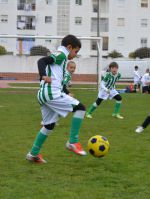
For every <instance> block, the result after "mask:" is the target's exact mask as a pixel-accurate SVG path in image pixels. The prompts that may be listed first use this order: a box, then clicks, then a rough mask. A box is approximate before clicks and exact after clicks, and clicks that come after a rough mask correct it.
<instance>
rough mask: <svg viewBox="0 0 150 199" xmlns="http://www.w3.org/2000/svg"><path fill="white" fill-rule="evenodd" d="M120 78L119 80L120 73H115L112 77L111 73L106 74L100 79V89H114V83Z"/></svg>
mask: <svg viewBox="0 0 150 199" xmlns="http://www.w3.org/2000/svg"><path fill="white" fill-rule="evenodd" d="M120 78H121V74H120V73H117V74H116V75H113V74H112V73H111V72H107V73H106V74H105V75H104V76H103V77H102V81H101V88H102V89H104V90H106V91H107V90H110V89H113V88H115V83H116V81H117V80H119V79H120Z"/></svg>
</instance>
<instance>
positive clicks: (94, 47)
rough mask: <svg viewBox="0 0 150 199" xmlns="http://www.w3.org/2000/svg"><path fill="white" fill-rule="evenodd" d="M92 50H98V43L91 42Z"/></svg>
mask: <svg viewBox="0 0 150 199" xmlns="http://www.w3.org/2000/svg"><path fill="white" fill-rule="evenodd" d="M91 50H97V42H96V41H94V40H93V41H91Z"/></svg>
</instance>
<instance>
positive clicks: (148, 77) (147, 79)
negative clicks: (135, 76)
mask: <svg viewBox="0 0 150 199" xmlns="http://www.w3.org/2000/svg"><path fill="white" fill-rule="evenodd" d="M141 82H142V86H148V85H147V84H146V83H150V75H149V73H145V74H144V75H143V77H142V79H141Z"/></svg>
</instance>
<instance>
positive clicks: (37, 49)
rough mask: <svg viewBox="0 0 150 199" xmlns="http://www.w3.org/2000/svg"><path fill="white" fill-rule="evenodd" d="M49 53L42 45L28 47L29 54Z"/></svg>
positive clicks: (44, 54) (43, 54)
mask: <svg viewBox="0 0 150 199" xmlns="http://www.w3.org/2000/svg"><path fill="white" fill-rule="evenodd" d="M49 53H50V50H49V49H48V48H46V47H44V46H40V45H39V46H33V47H32V48H31V49H30V55H31V56H36V55H42V56H47V55H48V54H49Z"/></svg>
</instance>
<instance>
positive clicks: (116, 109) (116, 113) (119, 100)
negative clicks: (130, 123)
mask: <svg viewBox="0 0 150 199" xmlns="http://www.w3.org/2000/svg"><path fill="white" fill-rule="evenodd" d="M113 98H114V99H115V100H116V103H115V107H114V112H113V114H112V116H113V117H116V118H118V119H123V117H122V116H121V115H120V108H121V103H122V97H121V96H120V95H119V94H117V95H115V96H114V97H113Z"/></svg>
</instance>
